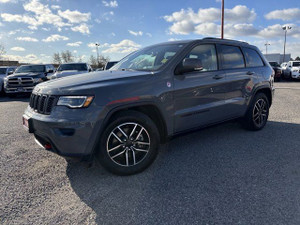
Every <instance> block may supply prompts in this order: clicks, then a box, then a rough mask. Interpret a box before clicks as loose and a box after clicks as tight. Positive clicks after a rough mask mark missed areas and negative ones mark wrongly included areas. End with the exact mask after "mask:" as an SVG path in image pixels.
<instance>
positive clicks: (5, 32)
mask: <svg viewBox="0 0 300 225" xmlns="http://www.w3.org/2000/svg"><path fill="white" fill-rule="evenodd" d="M220 7H221V3H220V0H217V1H215V0H211V1H204V0H184V1H183V0H182V1H181V0H178V1H174V0H164V1H158V0H152V1H143V0H139V1H138V0H122V1H121V0H113V1H109V0H107V1H102V0H99V1H95V0H85V1H83V0H76V1H75V0H73V1H71V0H0V43H1V44H2V45H3V46H4V47H5V50H6V54H5V55H4V56H3V58H5V59H10V60H19V61H21V62H32V63H38V62H44V63H46V62H52V55H53V53H54V52H61V51H62V50H70V51H72V52H73V53H74V55H75V56H76V57H77V59H78V58H82V60H83V61H88V60H89V57H90V55H91V54H94V55H95V45H94V43H95V42H98V43H100V45H101V46H100V48H99V52H100V53H101V54H103V55H105V56H109V57H110V58H111V59H112V60H119V59H120V58H122V57H123V56H125V55H126V54H128V53H130V52H131V51H134V50H136V49H138V48H141V47H145V46H147V45H150V44H155V43H159V42H164V41H172V40H180V39H196V38H203V37H205V36H212V37H219V36H220ZM287 24H288V25H290V26H292V29H291V30H290V31H289V32H288V43H287V52H290V53H292V57H296V56H300V1H299V0H285V1H284V4H283V3H280V2H277V3H276V2H275V1H261V0H260V1H258V0H251V1H249V0H248V1H228V0H225V37H226V38H232V39H238V40H244V41H248V42H250V43H252V44H255V45H257V46H258V47H259V48H260V49H261V50H263V51H265V47H264V44H265V43H266V42H268V43H270V46H269V47H268V53H271V52H280V53H282V51H283V34H284V33H283V30H282V29H281V27H282V26H283V25H287Z"/></svg>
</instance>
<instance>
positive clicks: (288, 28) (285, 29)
mask: <svg viewBox="0 0 300 225" xmlns="http://www.w3.org/2000/svg"><path fill="white" fill-rule="evenodd" d="M282 29H283V30H284V45H283V62H285V44H286V33H287V31H288V30H290V29H292V27H290V26H283V27H282Z"/></svg>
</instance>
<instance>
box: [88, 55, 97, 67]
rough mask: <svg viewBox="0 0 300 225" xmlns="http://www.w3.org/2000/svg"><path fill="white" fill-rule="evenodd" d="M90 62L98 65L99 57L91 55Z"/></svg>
mask: <svg viewBox="0 0 300 225" xmlns="http://www.w3.org/2000/svg"><path fill="white" fill-rule="evenodd" d="M89 63H90V64H91V65H92V66H93V67H97V64H98V63H97V59H96V57H95V56H93V55H91V56H90V61H89Z"/></svg>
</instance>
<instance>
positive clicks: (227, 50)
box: [221, 45, 245, 69]
mask: <svg viewBox="0 0 300 225" xmlns="http://www.w3.org/2000/svg"><path fill="white" fill-rule="evenodd" d="M221 49H222V57H223V64H222V67H223V69H236V68H244V67H245V62H244V57H243V54H242V52H241V50H240V48H239V47H236V46H230V45H221Z"/></svg>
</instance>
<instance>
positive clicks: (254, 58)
mask: <svg viewBox="0 0 300 225" xmlns="http://www.w3.org/2000/svg"><path fill="white" fill-rule="evenodd" d="M244 53H245V59H246V65H247V67H256V66H263V65H264V63H263V61H262V60H261V58H260V56H259V55H258V53H257V52H256V51H255V50H253V49H250V48H244ZM273 63H275V64H276V65H272V66H279V65H278V63H276V62H273Z"/></svg>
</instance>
